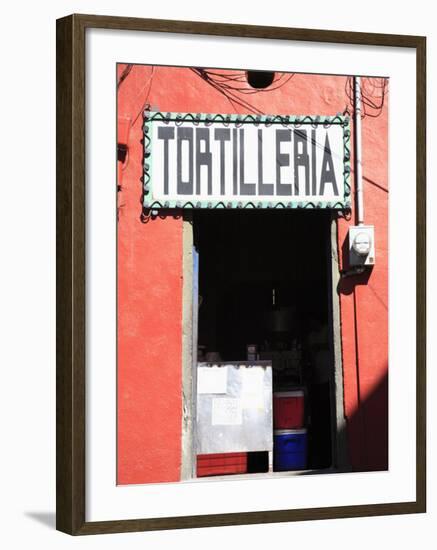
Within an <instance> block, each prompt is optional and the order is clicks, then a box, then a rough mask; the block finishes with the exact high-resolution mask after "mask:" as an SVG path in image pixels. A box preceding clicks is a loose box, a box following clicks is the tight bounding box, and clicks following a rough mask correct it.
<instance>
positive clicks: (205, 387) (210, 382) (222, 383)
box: [197, 367, 228, 393]
mask: <svg viewBox="0 0 437 550" xmlns="http://www.w3.org/2000/svg"><path fill="white" fill-rule="evenodd" d="M227 386H228V367H200V368H199V369H198V371H197V393H226V392H227Z"/></svg>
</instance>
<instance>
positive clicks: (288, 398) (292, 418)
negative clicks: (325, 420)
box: [273, 389, 305, 430]
mask: <svg viewBox="0 0 437 550" xmlns="http://www.w3.org/2000/svg"><path fill="white" fill-rule="evenodd" d="M304 425H305V392H304V390H301V389H296V390H293V391H286V392H275V393H274V394H273V426H274V429H275V430H293V429H298V428H303V427H304Z"/></svg>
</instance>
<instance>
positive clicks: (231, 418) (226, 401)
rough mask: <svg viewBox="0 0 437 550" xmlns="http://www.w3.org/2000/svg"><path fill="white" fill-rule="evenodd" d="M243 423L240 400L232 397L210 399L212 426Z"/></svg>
mask: <svg viewBox="0 0 437 550" xmlns="http://www.w3.org/2000/svg"><path fill="white" fill-rule="evenodd" d="M242 423H243V410H242V408H241V401H240V400H239V399H236V398H233V397H221V398H219V399H213V400H212V415H211V425H212V426H219V425H221V426H240V425H241V424H242Z"/></svg>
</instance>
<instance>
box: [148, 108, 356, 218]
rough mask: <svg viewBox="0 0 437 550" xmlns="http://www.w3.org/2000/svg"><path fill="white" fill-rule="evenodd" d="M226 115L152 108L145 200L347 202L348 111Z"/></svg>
mask: <svg viewBox="0 0 437 550" xmlns="http://www.w3.org/2000/svg"><path fill="white" fill-rule="evenodd" d="M225 117H226V115H215V116H214V115H201V116H198V117H197V119H196V118H195V115H184V116H181V115H180V116H179V118H176V116H172V115H170V116H167V117H165V116H164V115H162V114H161V113H149V114H148V116H147V117H146V120H145V126H144V131H145V133H144V138H145V139H144V146H145V173H144V184H145V187H144V206H145V207H149V208H152V207H153V208H159V207H164V208H174V207H187V206H188V207H194V208H208V207H209V208H211V207H223V208H236V207H261V208H267V207H276V206H282V207H286V208H287V207H288V208H297V207H325V208H345V207H347V206H348V201H349V196H348V195H349V185H348V182H347V181H348V175H349V174H348V172H349V162H348V161H349V149H348V142H349V124H348V120H347V119H345V117H340V116H336V117H330V118H329V119H328V120H327V119H323V118H321V119H320V117H317V118H316V117H301V118H300V119H299V120H296V119H294V118H293V117H287V118H282V117H258V119H255V118H254V117H241V116H240V117H239V118H238V119H237V118H236V116H232V117H228V120H226V118H225Z"/></svg>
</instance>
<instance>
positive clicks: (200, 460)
mask: <svg viewBox="0 0 437 550" xmlns="http://www.w3.org/2000/svg"><path fill="white" fill-rule="evenodd" d="M246 472H247V453H224V454H212V455H197V477H203V476H216V475H221V474H245V473H246Z"/></svg>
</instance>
